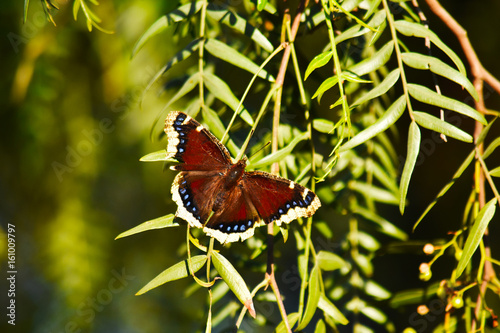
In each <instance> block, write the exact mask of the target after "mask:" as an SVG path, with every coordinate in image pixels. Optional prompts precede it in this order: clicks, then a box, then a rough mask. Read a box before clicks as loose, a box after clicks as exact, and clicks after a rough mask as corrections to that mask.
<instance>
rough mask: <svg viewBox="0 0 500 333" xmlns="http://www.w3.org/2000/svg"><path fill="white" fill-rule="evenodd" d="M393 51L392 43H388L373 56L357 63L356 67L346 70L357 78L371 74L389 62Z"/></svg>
mask: <svg viewBox="0 0 500 333" xmlns="http://www.w3.org/2000/svg"><path fill="white" fill-rule="evenodd" d="M393 50H394V42H393V41H389V42H388V43H387V44H385V45H384V46H382V48H381V49H380V50H378V51H377V52H376V53H375V54H374V55H373V56H371V57H370V58H368V59H365V60H363V61H361V62H359V63H357V64H356V65H354V66H352V67H350V68H348V69H349V71H351V72H353V73H356V74H357V75H359V76H363V75H365V74H368V73H371V72H373V71H375V70H377V69H379V68H380V67H382V66H384V65H385V64H386V63H387V61H389V59H390V58H391V55H392V51H393Z"/></svg>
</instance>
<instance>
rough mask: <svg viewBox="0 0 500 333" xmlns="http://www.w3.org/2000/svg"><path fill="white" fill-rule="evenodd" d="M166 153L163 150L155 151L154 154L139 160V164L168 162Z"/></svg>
mask: <svg viewBox="0 0 500 333" xmlns="http://www.w3.org/2000/svg"><path fill="white" fill-rule="evenodd" d="M168 160H169V159H168V158H167V151H166V150H165V149H162V150H158V151H155V152H154V153H149V154H147V155H144V156H143V157H141V158H140V159H139V161H141V162H157V161H168Z"/></svg>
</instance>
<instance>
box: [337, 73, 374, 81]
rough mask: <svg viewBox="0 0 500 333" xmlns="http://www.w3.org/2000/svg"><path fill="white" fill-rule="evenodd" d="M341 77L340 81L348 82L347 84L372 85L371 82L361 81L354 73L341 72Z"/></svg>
mask: <svg viewBox="0 0 500 333" xmlns="http://www.w3.org/2000/svg"><path fill="white" fill-rule="evenodd" d="M341 76H342V79H344V80H346V81H349V82H354V83H372V81H370V80H365V79H362V78H361V77H360V76H358V75H357V74H356V73H353V72H349V71H345V72H342V75H341Z"/></svg>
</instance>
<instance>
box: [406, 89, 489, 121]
mask: <svg viewBox="0 0 500 333" xmlns="http://www.w3.org/2000/svg"><path fill="white" fill-rule="evenodd" d="M408 92H409V93H410V95H411V97H413V98H415V99H416V100H417V101H420V102H422V103H426V104H430V105H435V106H438V107H440V108H443V109H448V110H452V111H455V112H458V113H460V114H463V115H464V116H467V117H470V118H472V119H474V120H477V121H479V122H480V123H481V124H483V125H487V124H488V122H487V121H486V119H485V118H484V116H483V115H482V114H481V113H479V112H478V111H477V110H476V109H473V108H471V107H470V106H468V105H467V104H465V103H462V102H460V101H457V100H456V99H453V98H449V97H446V96H443V95H440V94H438V93H437V92H435V91H432V90H430V89H429V88H427V87H424V86H421V85H418V84H412V83H409V84H408Z"/></svg>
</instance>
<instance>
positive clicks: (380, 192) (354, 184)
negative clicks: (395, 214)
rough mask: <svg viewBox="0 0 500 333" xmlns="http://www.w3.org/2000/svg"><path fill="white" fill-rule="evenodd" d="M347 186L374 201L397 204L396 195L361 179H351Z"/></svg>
mask: <svg viewBox="0 0 500 333" xmlns="http://www.w3.org/2000/svg"><path fill="white" fill-rule="evenodd" d="M348 186H349V188H350V189H351V190H353V191H356V192H358V193H359V194H361V195H363V196H365V197H367V198H370V199H372V200H374V201H377V202H383V203H387V204H393V205H398V204H399V198H398V197H396V196H395V195H394V193H391V192H389V191H387V190H384V189H382V188H380V187H377V186H375V185H372V184H368V183H365V182H362V181H356V180H351V181H350V182H349V184H348Z"/></svg>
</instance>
